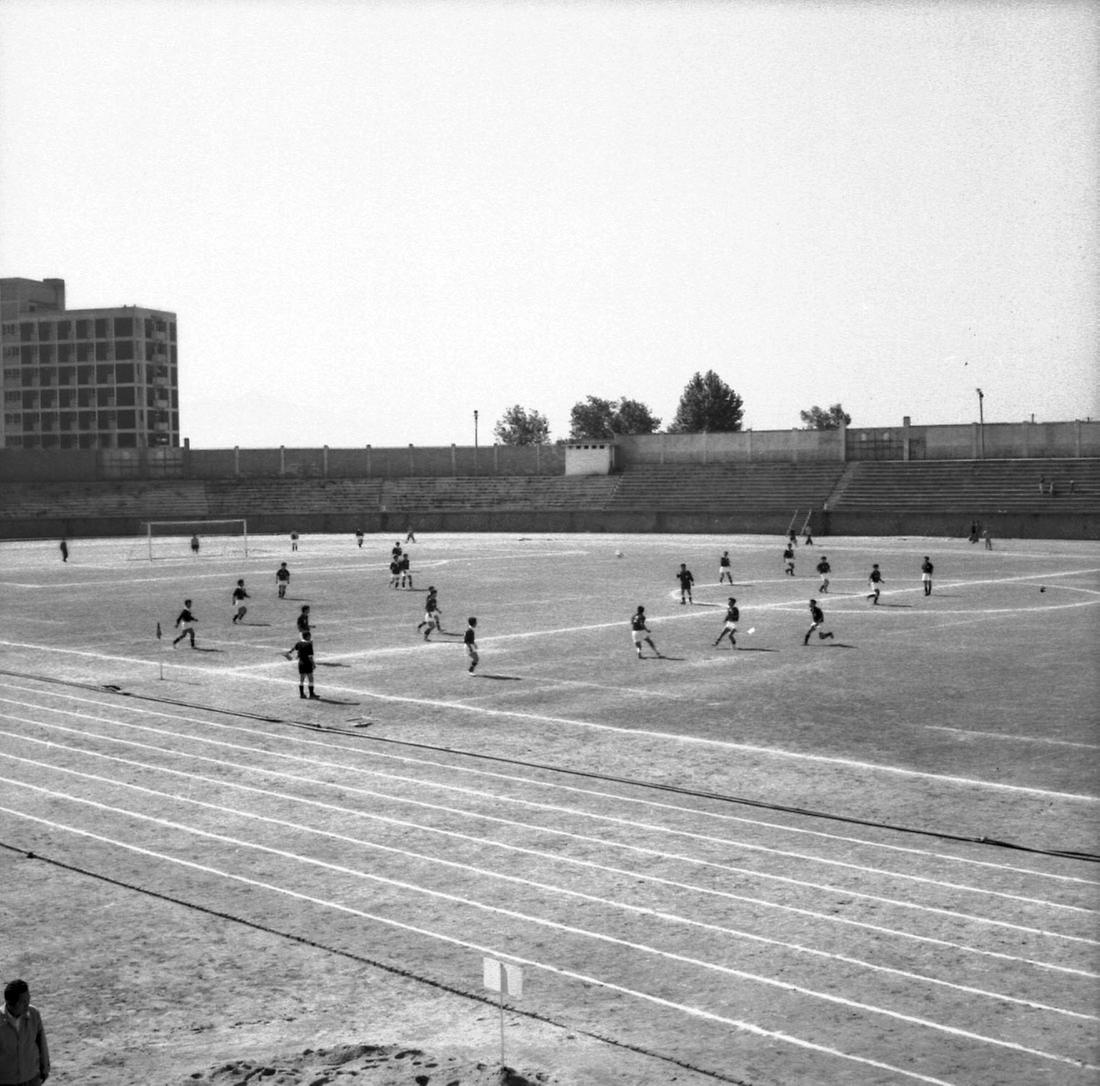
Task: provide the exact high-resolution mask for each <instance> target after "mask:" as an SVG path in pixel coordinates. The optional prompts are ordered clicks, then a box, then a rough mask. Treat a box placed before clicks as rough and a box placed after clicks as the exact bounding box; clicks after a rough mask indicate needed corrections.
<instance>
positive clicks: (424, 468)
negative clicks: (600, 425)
mask: <svg viewBox="0 0 1100 1086" xmlns="http://www.w3.org/2000/svg"><path fill="white" fill-rule="evenodd" d="M600 448H601V446H600V443H591V444H587V445H586V444H583V443H582V444H578V445H572V446H570V445H522V446H511V445H489V446H482V447H479V448H473V447H471V446H458V445H448V446H425V447H420V446H413V445H408V446H403V447H398V448H378V449H376V448H372V447H371V446H370V445H366V446H363V447H362V448H350V449H349V448H342V449H330V448H328V447H327V446H325V447H321V448H307V449H297V448H271V449H241V448H231V449H192V448H189V447H187V446H184V447H183V448H170V449H158V448H150V449H140V448H139V449H100V450H96V449H73V450H65V451H54V450H41V449H0V480H8V481H12V482H26V481H29V480H36V479H41V480H57V481H61V480H82V479H126V478H147V479H152V478H183V479H188V478H190V479H233V478H282V477H293V478H305V479H310V478H316V479H341V478H345V479H347V478H388V479H403V478H409V477H416V476H428V477H442V476H469V475H521V476H525V475H563V474H566V473H567V472H568V473H569V474H596V473H597V471H596V467H595V465H596V463H597V461H596V460H595V459H593V457H597V456H600V457H604V459H602V460H600V461H599V463H600V464H601V465H602V467H601V470H602V471H606V470H609V469H608V465H611V466H612V468H611V469H612V470H623V471H629V470H630V469H631V468H633V467H641V466H644V465H652V464H716V463H737V462H755V463H764V462H770V461H778V462H789V463H818V462H836V463H841V462H843V461H844V460H845V459H849V460H859V459H878V460H976V459H981V458H982V455H983V450H984V457H985V459H990V460H994V459H1031V458H1037V459H1038V458H1050V459H1053V458H1061V457H1093V458H1095V457H1100V421H1098V422H1092V421H1088V422H1085V421H1071V422H1046V423H1029V422H1017V423H986V424H985V425H984V426H979V425H978V424H977V423H974V424H968V425H963V426H906V425H903V426H885V427H861V428H852V427H849V428H848V429H847V430H846V431H845V430H822V431H817V430H745V431H742V432H739V433H732V434H645V435H636V436H632V437H620V438H618V439H617V440H616V442H615V443H614V447H613V449H611V450H605V451H604V452H603V453H600V452H599V451H598V450H599V449H600ZM592 450H597V451H595V452H593V451H592ZM577 458H579V459H577ZM574 464H576V465H579V470H575V468H574V466H573V465H574Z"/></svg>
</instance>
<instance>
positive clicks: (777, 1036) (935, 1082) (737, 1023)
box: [0, 807, 1080, 1086]
mask: <svg viewBox="0 0 1100 1086" xmlns="http://www.w3.org/2000/svg"><path fill="white" fill-rule="evenodd" d="M0 812H3V813H6V814H10V815H13V816H14V817H16V818H22V819H24V820H25V821H29V822H35V823H38V824H39V825H42V826H46V827H48V828H49V829H54V830H66V831H68V832H70V833H74V834H77V835H78V836H81V837H86V838H89V839H90V840H93V841H98V842H100V843H101V844H107V845H113V846H115V847H117V848H122V849H126V850H127V851H129V852H134V853H136V854H138V855H141V856H145V857H147V858H150V859H155V860H164V861H166V862H168V863H171V864H176V865H177V866H179V867H184V868H187V869H188V870H192V871H199V872H202V873H203V874H207V875H216V876H218V877H219V878H223V879H226V880H229V881H232V882H239V883H242V884H243V885H245V886H252V887H255V888H257V889H261V890H270V891H271V892H273V893H276V894H282V895H284V896H285V897H289V898H292V899H294V900H296V901H303V902H306V903H308V904H311V905H319V906H321V907H322V908H328V909H333V910H335V911H337V912H341V913H344V914H345V915H348V916H356V917H359V918H360V919H363V920H370V921H373V922H375V923H378V924H383V925H386V926H387V927H391V928H397V929H398V930H400V931H405V932H409V933H410V934H413V935H421V936H424V937H426V938H428V939H432V940H435V941H437V942H442V943H446V944H448V945H450V946H456V947H461V948H463V949H464V950H473V951H476V952H477V953H479V954H483V955H485V954H487V955H490V956H493V957H503V958H506V959H507V960H508V961H511V962H515V963H517V964H519V965H526V966H530V967H531V968H532V969H542V970H544V971H546V972H549V973H554V974H556V975H557V976H561V977H565V978H568V979H570V980H577V981H580V982H581V983H582V984H591V985H594V986H595V987H597V988H603V989H606V990H607V991H612V992H617V993H619V994H620V995H627V996H631V997H633V998H635V999H640V1000H644V1001H645V1002H648V1003H653V1004H656V1005H657V1006H660V1007H665V1008H667V1009H670V1010H674V1011H680V1012H683V1013H684V1014H687V1015H689V1016H691V1017H694V1018H703V1019H706V1020H708V1021H712V1022H718V1023H720V1024H722V1025H728V1026H732V1027H733V1028H735V1029H738V1030H741V1031H743V1032H747V1033H751V1034H754V1035H755V1036H758V1037H765V1038H767V1039H768V1040H773V1041H781V1042H783V1043H786V1044H790V1045H793V1046H795V1047H798V1048H804V1049H808V1050H809V1051H812V1052H816V1053H819V1054H822V1055H828V1056H835V1057H837V1058H839V1059H843V1060H850V1061H852V1062H854V1063H859V1064H862V1065H865V1066H869V1067H874V1068H877V1069H879V1070H883V1071H888V1072H890V1073H891V1074H896V1075H900V1076H902V1077H903V1078H907V1079H913V1080H914V1081H916V1082H923V1083H928V1084H929V1086H954V1084H953V1083H950V1082H947V1081H945V1080H943V1079H938V1078H932V1077H930V1076H928V1075H921V1074H918V1073H916V1072H913V1071H907V1070H905V1068H901V1067H894V1066H892V1065H890V1064H887V1063H882V1062H880V1061H878V1060H872V1059H869V1058H867V1057H865V1056H856V1055H852V1054H851V1053H847V1052H842V1051H841V1050H840V1049H836V1048H830V1047H828V1046H825V1045H819V1044H816V1043H815V1042H813V1041H807V1040H803V1039H802V1038H799V1037H794V1036H793V1035H791V1034H787V1033H781V1032H777V1031H774V1030H767V1029H764V1028H763V1027H761V1026H757V1025H756V1024H755V1023H751V1022H744V1021H741V1020H740V1019H736V1018H727V1017H725V1016H724V1015H719V1014H715V1013H714V1012H712V1011H707V1010H704V1009H702V1008H700V1007H692V1006H690V1005H688V1004H683V1003H674V1002H673V1001H671V1000H668V999H663V998H661V997H660V996H655V995H652V994H650V993H648V992H640V991H637V990H635V989H632V988H626V987H623V986H621V985H618V984H613V983H611V982H609V981H604V980H601V979H600V978H598V977H593V976H589V975H587V974H584V973H577V972H574V971H572V970H568V969H562V968H561V967H560V966H556V965H552V964H550V963H548V962H542V961H538V960H537V959H534V958H523V957H519V956H518V955H515V954H512V953H510V952H508V953H504V952H502V951H501V950H500V949H499V948H497V947H490V946H486V945H483V944H481V943H472V942H470V941H468V940H466V939H457V938H455V937H454V936H451V935H444V934H443V933H441V932H434V931H431V930H429V929H427V928H421V927H417V926H416V925H414V924H405V923H402V922H401V921H399V920H392V919H390V918H389V917H385V916H379V915H377V914H375V913H369V912H366V911H365V910H363V909H356V908H353V907H352V906H350V905H343V904H341V903H340V902H337V901H331V900H329V899H327V898H319V897H314V896H313V895H311V894H303V893H300V892H299V891H296V890H290V889H288V888H286V887H283V886H276V885H275V884H273V883H269V882H263V881H261V880H259V879H250V878H248V877H247V876H245V875H240V874H237V873H235V872H231V871H223V870H221V869H220V868H216V867H211V866H210V865H208V864H199V863H195V862H194V861H193V860H182V859H179V858H177V857H175V856H168V855H166V854H164V853H159V852H154V851H152V850H151V849H146V848H141V847H139V846H138V845H133V844H130V843H129V842H126V841H119V840H117V839H114V838H110V837H106V836H103V835H102V834H97V833H92V832H91V831H90V830H84V829H80V828H78V827H75V826H67V825H64V824H62V823H59V822H53V821H50V820H49V819H45V818H38V817H36V816H34V815H29V814H25V813H24V812H22V811H13V810H11V809H10V808H6V807H0ZM1058 1058H1060V1059H1064V1057H1058ZM1066 1062H1070V1063H1074V1064H1075V1065H1077V1066H1080V1064H1079V1063H1078V1061H1075V1060H1066Z"/></svg>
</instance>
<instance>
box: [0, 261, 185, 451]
mask: <svg viewBox="0 0 1100 1086" xmlns="http://www.w3.org/2000/svg"><path fill="white" fill-rule="evenodd" d="M0 400H2V402H3V413H2V415H0V448H4V447H7V448H23V449H116V448H117V449H122V448H141V447H149V446H158V445H159V446H173V447H174V446H178V445H179V443H180V436H179V434H180V426H179V380H178V372H177V344H176V315H175V313H169V312H167V311H166V310H163V309H146V308H143V307H141V306H131V305H128V306H119V307H114V308H102V309H66V308H65V281H64V280H63V279H43V280H41V281H39V280H34V279H0Z"/></svg>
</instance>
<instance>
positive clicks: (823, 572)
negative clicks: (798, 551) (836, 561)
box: [817, 555, 833, 592]
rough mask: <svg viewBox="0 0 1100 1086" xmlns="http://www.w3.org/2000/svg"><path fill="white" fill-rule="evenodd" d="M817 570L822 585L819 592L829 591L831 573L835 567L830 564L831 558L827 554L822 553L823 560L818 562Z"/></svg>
mask: <svg viewBox="0 0 1100 1086" xmlns="http://www.w3.org/2000/svg"><path fill="white" fill-rule="evenodd" d="M817 572H818V575H819V576H820V577H821V586H820V587H819V588H818V592H828V591H829V574H830V573H832V572H833V567H832V566H830V565H829V559H828V558H826V557H825V555H822V556H821V561H820V562H818V563H817Z"/></svg>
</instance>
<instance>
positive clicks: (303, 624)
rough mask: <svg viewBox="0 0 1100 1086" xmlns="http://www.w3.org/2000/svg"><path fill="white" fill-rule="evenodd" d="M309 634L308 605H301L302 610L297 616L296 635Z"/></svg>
mask: <svg viewBox="0 0 1100 1086" xmlns="http://www.w3.org/2000/svg"><path fill="white" fill-rule="evenodd" d="M310 632H311V627H310V625H309V604H308V603H306V604H303V605H302V610H301V612H300V613H299V615H298V633H299V634H307V633H310Z"/></svg>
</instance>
